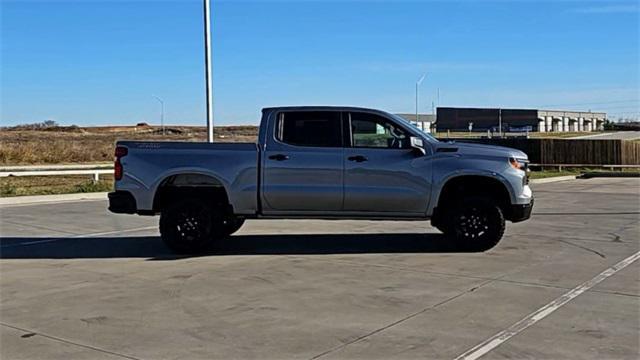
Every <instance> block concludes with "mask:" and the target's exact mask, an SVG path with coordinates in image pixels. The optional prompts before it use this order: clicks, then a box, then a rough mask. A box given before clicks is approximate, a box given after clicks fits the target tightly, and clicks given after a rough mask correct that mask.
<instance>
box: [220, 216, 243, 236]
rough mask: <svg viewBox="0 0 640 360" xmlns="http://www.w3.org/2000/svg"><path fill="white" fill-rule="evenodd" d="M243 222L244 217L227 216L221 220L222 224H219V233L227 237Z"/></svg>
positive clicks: (238, 228)
mask: <svg viewBox="0 0 640 360" xmlns="http://www.w3.org/2000/svg"><path fill="white" fill-rule="evenodd" d="M243 224H244V219H242V218H237V217H233V216H232V217H228V218H226V219H224V220H222V224H220V235H222V236H224V237H227V236H229V235H231V234H233V233H235V232H236V231H238V230H240V228H241V227H242V225H243Z"/></svg>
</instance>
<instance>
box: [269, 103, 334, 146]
mask: <svg viewBox="0 0 640 360" xmlns="http://www.w3.org/2000/svg"><path fill="white" fill-rule="evenodd" d="M276 139H278V140H279V141H281V142H283V143H286V144H290V145H295V146H309V147H341V146H342V125H341V120H340V112H337V111H291V112H281V113H280V114H278V122H277V123H276Z"/></svg>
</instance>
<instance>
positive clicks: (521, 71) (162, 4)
mask: <svg viewBox="0 0 640 360" xmlns="http://www.w3.org/2000/svg"><path fill="white" fill-rule="evenodd" d="M0 1H1V4H2V7H1V13H2V14H1V16H2V24H1V27H2V33H1V40H2V41H1V47H2V49H1V53H2V59H1V65H2V67H1V71H2V74H1V91H2V93H1V96H2V104H1V105H2V109H1V117H0V124H1V125H13V124H19V123H28V122H37V121H43V120H46V119H54V120H56V121H58V122H59V123H62V124H66V125H70V124H77V125H102V124H105V125H106V124H135V123H137V122H141V121H146V122H149V123H157V122H158V121H159V120H158V119H159V111H160V107H159V103H158V102H157V101H156V100H155V99H154V98H153V97H152V95H156V96H159V97H161V98H163V99H164V101H165V103H166V115H165V119H166V122H167V123H169V124H193V125H201V124H204V121H205V120H204V119H205V113H204V111H205V110H204V109H205V107H204V75H203V45H202V44H203V37H202V26H203V25H202V4H201V2H200V1H116V0H113V1H92V0H86V1H67V2H56V1H40V2H38V1H12V0H0ZM212 1H213V24H212V26H213V68H214V69H213V77H214V103H215V120H216V123H217V124H219V125H230V124H255V123H257V122H258V121H259V114H260V109H261V108H262V107H265V106H277V105H300V104H305V105H315V104H323V105H357V106H366V107H375V108H380V109H384V110H388V111H392V112H413V111H415V82H416V80H417V79H418V78H419V77H420V75H421V74H422V73H423V72H427V78H426V79H425V81H424V82H423V84H422V85H421V87H420V95H421V96H420V111H421V112H423V113H429V112H430V111H431V105H432V101H433V102H436V101H437V97H436V92H437V89H438V88H439V89H440V105H442V106H495V107H525V108H534V107H542V108H560V109H583V110H593V111H596V110H600V111H607V112H609V113H611V114H613V116H614V117H617V116H625V117H633V118H637V117H638V112H639V111H640V105H639V92H640V90H639V87H640V85H639V82H640V78H639V76H640V75H639V68H638V64H639V61H640V58H639V57H640V56H639V52H640V46H639V31H640V30H639V29H640V27H639V26H640V21H639V16H640V9H639V5H638V3H637V2H636V1H633V0H631V1H515V0H514V1H471V0H469V1H411V2H398V1H322V2H320V1H317V2H314V1H253V2H245V1H216V0H212ZM436 105H437V104H436Z"/></svg>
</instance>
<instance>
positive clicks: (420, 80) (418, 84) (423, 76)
mask: <svg viewBox="0 0 640 360" xmlns="http://www.w3.org/2000/svg"><path fill="white" fill-rule="evenodd" d="M426 76H427V73H424V75H422V77H420V79H419V80H418V81H416V125H417V124H418V123H419V122H420V119H419V116H420V115H419V114H418V86H420V84H422V80H424V78H425V77H426Z"/></svg>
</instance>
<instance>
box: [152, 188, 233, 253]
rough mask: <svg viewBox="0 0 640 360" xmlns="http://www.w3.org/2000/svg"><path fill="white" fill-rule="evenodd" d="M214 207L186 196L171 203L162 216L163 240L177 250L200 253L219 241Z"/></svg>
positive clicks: (173, 249) (176, 251)
mask: <svg viewBox="0 0 640 360" xmlns="http://www.w3.org/2000/svg"><path fill="white" fill-rule="evenodd" d="M220 223H221V221H220V220H217V219H216V215H215V212H214V209H213V208H212V207H211V205H209V204H207V203H206V202H204V201H202V200H199V199H194V198H187V199H183V200H180V201H177V202H175V203H173V204H171V205H169V206H168V207H167V208H166V209H165V210H163V211H162V214H161V215H160V235H161V236H162V241H163V242H164V243H165V244H166V245H167V246H168V247H169V248H170V249H171V250H172V251H173V252H175V253H178V254H197V253H202V252H205V251H207V250H209V249H210V248H211V247H212V245H213V244H214V243H215V242H216V240H219V239H220V238H221V237H222V236H220V234H219V232H220V230H218V229H217V228H218V227H219V226H220V225H219V224H220Z"/></svg>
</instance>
